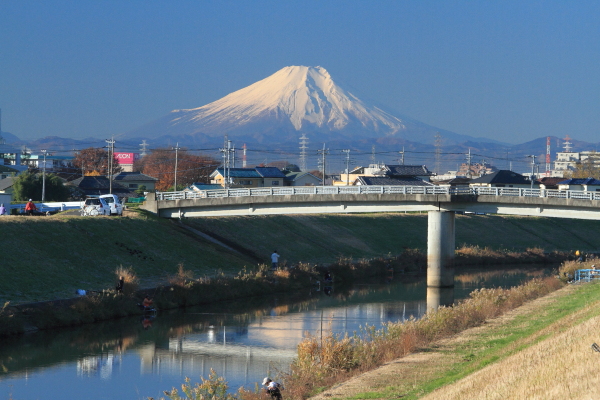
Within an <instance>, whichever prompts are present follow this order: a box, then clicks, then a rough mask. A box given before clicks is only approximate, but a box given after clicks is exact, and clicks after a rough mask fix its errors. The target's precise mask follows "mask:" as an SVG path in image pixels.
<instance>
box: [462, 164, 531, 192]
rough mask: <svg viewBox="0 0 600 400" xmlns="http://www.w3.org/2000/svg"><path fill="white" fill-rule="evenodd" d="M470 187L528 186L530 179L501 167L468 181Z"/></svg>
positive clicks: (529, 185)
mask: <svg viewBox="0 0 600 400" xmlns="http://www.w3.org/2000/svg"><path fill="white" fill-rule="evenodd" d="M469 186H471V187H506V188H530V187H531V181H530V180H529V179H528V178H526V177H524V176H523V175H521V174H519V173H517V172H513V171H509V170H507V169H501V170H499V171H496V172H493V173H491V174H489V175H483V176H481V177H479V178H475V179H472V180H471V182H469Z"/></svg>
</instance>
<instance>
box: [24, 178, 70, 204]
mask: <svg viewBox="0 0 600 400" xmlns="http://www.w3.org/2000/svg"><path fill="white" fill-rule="evenodd" d="M43 180H44V178H43V176H42V174H40V173H37V174H36V173H31V172H25V173H23V174H21V175H19V176H17V178H16V179H15V183H14V185H13V195H14V198H15V200H16V201H26V200H28V199H38V200H39V199H41V198H42V187H43V185H44V182H43ZM69 195H70V191H69V189H68V188H67V187H66V186H65V185H64V184H63V181H62V179H61V178H59V177H58V176H56V175H54V174H46V190H45V193H44V198H45V200H47V201H66V200H68V199H69Z"/></svg>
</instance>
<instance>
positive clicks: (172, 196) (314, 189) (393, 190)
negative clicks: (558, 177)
mask: <svg viewBox="0 0 600 400" xmlns="http://www.w3.org/2000/svg"><path fill="white" fill-rule="evenodd" d="M307 194H309V195H315V194H442V195H444V194H445V195H476V196H509V197H552V198H559V199H579V200H600V192H584V191H578V190H548V189H523V188H500V187H496V188H489V187H480V188H478V187H465V188H457V187H440V186H288V187H281V188H278V187H268V188H235V189H216V190H202V191H199V192H192V191H179V192H157V193H156V199H157V200H180V199H204V198H221V197H246V196H251V197H253V196H298V195H307Z"/></svg>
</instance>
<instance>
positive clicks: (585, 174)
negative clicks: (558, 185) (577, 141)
mask: <svg viewBox="0 0 600 400" xmlns="http://www.w3.org/2000/svg"><path fill="white" fill-rule="evenodd" d="M565 177H566V178H575V179H585V178H596V179H600V154H597V153H596V152H595V151H594V152H591V153H590V155H589V157H588V158H586V159H585V160H582V161H579V162H577V163H576V164H575V169H574V170H572V171H569V172H567V173H566V174H565Z"/></svg>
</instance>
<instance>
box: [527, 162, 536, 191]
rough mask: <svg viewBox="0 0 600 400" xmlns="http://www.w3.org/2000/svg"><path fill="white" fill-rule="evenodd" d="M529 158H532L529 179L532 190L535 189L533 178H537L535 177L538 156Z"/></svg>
mask: <svg viewBox="0 0 600 400" xmlns="http://www.w3.org/2000/svg"><path fill="white" fill-rule="evenodd" d="M527 157H530V158H531V176H530V177H529V179H530V180H531V189H533V178H534V177H535V175H534V168H535V157H537V156H534V155H529V156H527Z"/></svg>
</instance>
